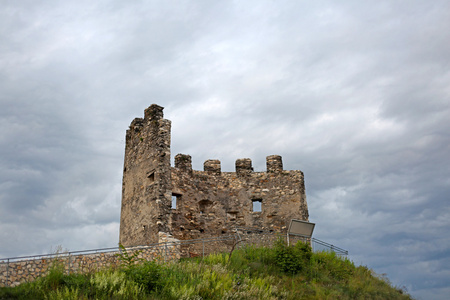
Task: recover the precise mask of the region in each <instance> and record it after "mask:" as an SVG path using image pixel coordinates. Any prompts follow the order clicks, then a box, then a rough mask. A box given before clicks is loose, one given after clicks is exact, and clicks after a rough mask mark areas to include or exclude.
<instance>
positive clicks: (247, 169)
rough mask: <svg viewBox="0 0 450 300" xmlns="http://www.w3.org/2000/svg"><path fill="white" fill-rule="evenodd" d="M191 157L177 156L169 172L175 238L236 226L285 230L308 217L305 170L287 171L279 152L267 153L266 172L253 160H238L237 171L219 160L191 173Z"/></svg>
mask: <svg viewBox="0 0 450 300" xmlns="http://www.w3.org/2000/svg"><path fill="white" fill-rule="evenodd" d="M190 160H191V158H190V156H188V155H183V154H179V155H177V156H176V157H175V168H172V170H171V171H172V176H171V178H172V193H173V195H174V196H175V197H176V208H175V209H172V210H171V213H170V216H171V219H170V229H171V233H172V234H173V235H174V236H175V237H176V238H178V239H195V238H203V237H210V236H220V235H222V234H227V233H231V232H233V230H234V229H235V228H236V227H256V228H261V229H267V230H273V231H283V230H285V229H286V228H287V226H288V225H289V222H290V220H291V219H298V218H300V219H302V220H308V208H307V204H306V197H305V188H304V181H303V173H302V172H301V171H285V170H283V169H282V162H281V157H280V156H277V155H273V156H269V157H267V172H253V169H252V163H251V160H250V159H238V160H237V161H236V172H221V170H220V162H219V161H218V160H208V161H206V162H205V164H204V171H193V170H192V169H191V168H189V167H186V165H187V166H190V165H191V162H190ZM180 161H181V162H182V164H180ZM254 202H257V203H255V206H256V208H258V211H255V209H254ZM259 208H261V209H260V211H259Z"/></svg>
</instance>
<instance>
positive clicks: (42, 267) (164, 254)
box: [0, 232, 201, 286]
mask: <svg viewBox="0 0 450 300" xmlns="http://www.w3.org/2000/svg"><path fill="white" fill-rule="evenodd" d="M158 237H159V244H157V245H152V246H147V247H135V248H133V247H131V248H127V250H126V251H127V252H128V253H129V254H131V253H135V251H138V252H139V254H138V256H137V259H136V262H137V261H138V260H146V261H151V260H157V261H161V262H163V261H173V260H175V261H176V260H178V259H180V257H181V255H183V253H182V248H181V247H182V245H180V244H179V241H178V240H177V239H175V238H173V237H172V236H170V235H168V234H165V233H163V232H160V233H159V235H158ZM184 248H186V247H184ZM191 248H192V247H191ZM121 251H122V250H119V249H117V250H115V251H114V250H113V251H111V250H109V251H105V252H97V253H87V254H77V253H61V254H55V255H52V256H45V257H41V258H34V259H26V260H18V261H17V260H14V261H9V260H6V261H5V260H4V261H0V286H17V285H19V284H21V283H23V282H28V281H34V280H35V279H37V278H38V277H42V276H45V275H46V274H47V273H48V271H49V269H50V268H52V267H53V266H54V265H55V264H58V265H60V266H62V267H63V268H64V271H65V273H66V274H69V273H88V272H95V271H98V270H103V269H107V268H114V267H117V266H119V265H120V264H121V263H124V262H121V261H120V258H119V256H118V254H120V253H121ZM193 251H194V250H192V249H189V250H188V251H186V252H187V254H184V255H185V256H186V257H189V253H192V252H193ZM200 253H201V252H200Z"/></svg>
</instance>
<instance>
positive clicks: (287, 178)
mask: <svg viewBox="0 0 450 300" xmlns="http://www.w3.org/2000/svg"><path fill="white" fill-rule="evenodd" d="M162 111H163V108H162V107H160V106H158V105H156V104H153V105H151V106H150V107H149V108H147V109H146V110H145V117H144V118H143V119H141V118H136V119H135V120H133V122H132V123H131V125H130V128H129V130H127V134H126V147H125V163H124V173H123V174H124V175H123V189H122V210H121V220H120V243H122V244H123V245H125V246H138V245H148V244H150V243H154V242H155V241H156V239H157V234H158V232H161V231H162V232H168V233H170V234H172V235H173V236H174V237H175V238H177V239H181V240H186V239H197V238H208V237H218V236H221V235H224V234H227V233H231V232H232V230H233V229H234V228H235V227H258V228H261V229H267V230H275V231H280V230H281V231H286V230H287V227H288V225H289V222H290V220H291V219H300V220H305V221H307V220H308V207H307V203H306V195H305V184H304V176H303V173H302V172H301V171H286V170H283V163H282V158H281V156H279V155H271V156H268V157H267V158H266V161H267V172H254V171H253V167H252V161H251V160H250V159H249V158H243V159H238V160H236V172H222V171H221V164H220V161H219V160H216V159H210V160H207V161H205V163H204V170H203V171H197V170H193V169H192V160H191V157H190V156H189V155H186V154H178V155H176V156H175V165H174V167H171V165H170V124H171V123H170V121H169V120H165V119H163V112H162ZM172 202H175V203H176V206H175V207H172ZM259 208H260V209H259Z"/></svg>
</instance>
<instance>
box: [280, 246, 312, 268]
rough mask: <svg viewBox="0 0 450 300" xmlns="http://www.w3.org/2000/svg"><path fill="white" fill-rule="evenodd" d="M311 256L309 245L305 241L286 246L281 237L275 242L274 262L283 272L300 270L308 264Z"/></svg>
mask: <svg viewBox="0 0 450 300" xmlns="http://www.w3.org/2000/svg"><path fill="white" fill-rule="evenodd" d="M311 256H312V251H311V247H310V246H309V244H307V243H303V242H300V241H299V242H297V244H295V246H288V245H287V244H286V242H285V241H284V240H282V239H279V240H278V241H277V242H276V243H275V262H276V264H277V266H278V267H279V268H280V269H281V271H283V272H284V273H288V274H297V273H299V272H301V271H302V270H304V269H305V268H306V267H307V266H309V263H310V260H311Z"/></svg>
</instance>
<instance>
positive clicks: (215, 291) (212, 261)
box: [0, 240, 412, 300]
mask: <svg viewBox="0 0 450 300" xmlns="http://www.w3.org/2000/svg"><path fill="white" fill-rule="evenodd" d="M135 259H136V256H133V255H128V254H126V255H123V256H122V257H121V261H122V266H121V267H119V268H115V269H109V270H103V271H100V272H96V273H90V274H70V275H65V274H64V272H63V268H62V267H61V266H59V265H58V264H55V265H54V267H53V268H52V269H51V271H50V273H49V274H48V275H47V276H46V277H42V278H39V279H38V280H36V281H34V282H29V283H24V284H21V285H19V286H17V287H14V288H7V287H4V288H0V299H177V300H178V299H239V300H241V299H412V298H411V297H410V296H409V295H408V294H406V293H405V291H403V290H402V289H398V288H395V287H392V285H391V284H390V283H389V281H388V280H387V279H386V278H385V277H380V276H378V275H376V274H374V273H373V272H372V271H371V270H370V269H368V268H367V267H364V266H359V267H355V265H354V264H353V263H352V262H351V261H350V260H348V259H346V258H341V257H338V256H336V255H335V254H334V253H329V252H317V253H313V252H312V251H311V248H310V247H309V245H308V244H304V243H301V242H299V243H297V244H296V245H295V246H289V247H288V246H287V245H286V244H285V242H283V241H282V240H280V241H278V242H277V243H276V244H275V245H274V247H272V248H264V247H254V246H247V247H245V248H243V249H238V250H235V251H234V252H233V253H232V255H231V256H230V254H229V253H222V254H211V255H209V256H207V257H205V258H191V259H182V260H180V261H179V262H171V263H164V264H160V263H157V262H141V261H136V260H135Z"/></svg>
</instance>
